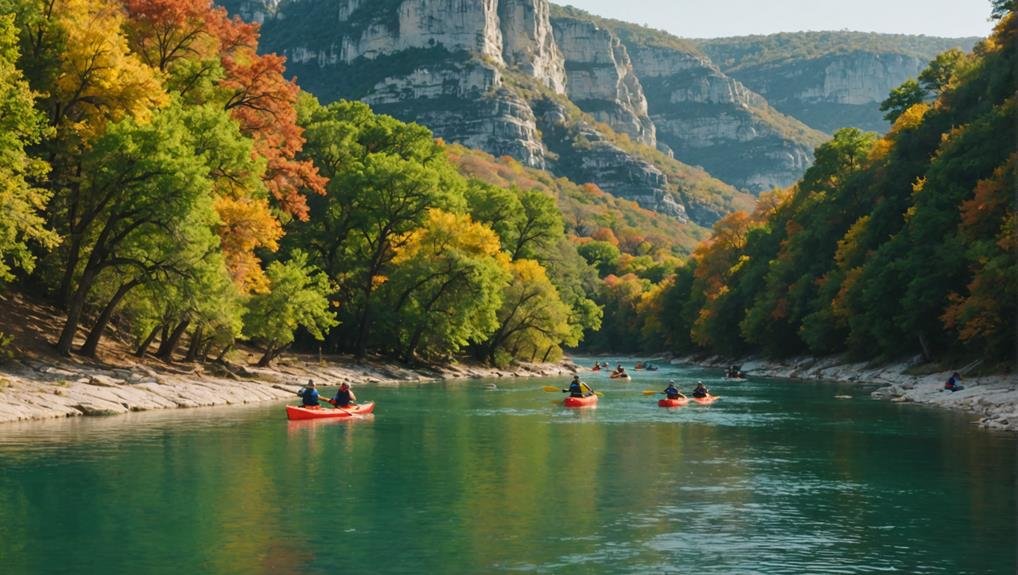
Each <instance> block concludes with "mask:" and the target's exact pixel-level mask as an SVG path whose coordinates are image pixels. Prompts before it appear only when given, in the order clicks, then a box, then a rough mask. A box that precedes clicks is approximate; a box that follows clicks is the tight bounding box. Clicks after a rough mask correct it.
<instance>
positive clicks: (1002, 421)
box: [672, 357, 1018, 432]
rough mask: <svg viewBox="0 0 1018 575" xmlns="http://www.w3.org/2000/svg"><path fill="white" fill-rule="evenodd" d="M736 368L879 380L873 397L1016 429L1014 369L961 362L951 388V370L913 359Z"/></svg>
mask: <svg viewBox="0 0 1018 575" xmlns="http://www.w3.org/2000/svg"><path fill="white" fill-rule="evenodd" d="M672 363H692V364H696V365H701V366H705V367H717V368H718V369H724V368H725V367H726V366H728V365H731V364H733V363H735V364H739V363H740V362H738V361H735V362H733V361H732V360H730V359H724V358H717V357H714V358H707V359H702V358H680V359H674V360H672ZM741 365H742V370H743V371H745V372H747V373H749V374H751V375H753V376H760V377H781V378H787V379H802V380H822V381H836V382H844V383H860V384H881V385H883V387H881V388H879V389H877V390H875V391H873V392H872V393H871V396H872V397H873V398H875V399H884V400H890V401H894V402H902V403H918V404H923V405H935V406H937V407H943V408H947V409H955V410H961V411H966V412H969V413H973V414H976V415H978V416H979V419H978V420H977V423H978V424H979V425H980V426H981V427H984V428H987V429H998V430H1007V431H1012V432H1018V374H1013V373H1012V374H998V375H988V376H978V377H968V376H967V375H966V371H967V369H966V368H967V366H963V367H959V368H958V369H957V371H959V372H960V373H961V374H962V381H961V383H962V385H963V386H964V387H965V389H963V390H961V391H956V392H950V391H945V390H944V382H945V381H947V378H948V377H950V376H951V373H952V371H954V370H951V371H940V370H929V371H931V373H923V374H921V375H918V374H917V373H918V372H919V371H921V370H919V369H917V368H918V366H917V364H916V362H897V363H890V364H885V365H881V366H873V365H871V364H868V363H853V362H849V361H846V360H845V359H844V358H843V357H831V358H824V359H816V358H793V359H788V360H784V361H771V360H761V359H758V358H749V359H744V360H743V361H742V362H741Z"/></svg>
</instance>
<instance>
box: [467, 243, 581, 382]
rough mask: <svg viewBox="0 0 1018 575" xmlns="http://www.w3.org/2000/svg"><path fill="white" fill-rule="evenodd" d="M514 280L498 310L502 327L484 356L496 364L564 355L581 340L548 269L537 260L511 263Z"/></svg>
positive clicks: (482, 347) (486, 347)
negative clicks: (549, 276) (568, 346)
mask: <svg viewBox="0 0 1018 575" xmlns="http://www.w3.org/2000/svg"><path fill="white" fill-rule="evenodd" d="M511 271H512V280H511V282H510V283H509V286H508V287H507V288H506V290H505V294H504V296H503V303H502V307H501V309H499V311H498V328H497V329H496V330H495V332H494V333H493V334H492V335H491V337H490V338H489V339H488V341H487V342H485V343H484V344H483V345H482V346H480V348H479V350H480V351H481V355H482V356H483V357H484V358H485V359H487V360H488V361H489V362H490V363H492V364H494V365H505V364H507V363H508V362H509V361H510V360H511V359H514V358H521V359H527V360H530V361H548V360H550V359H553V358H555V357H557V356H559V355H560V354H561V346H562V345H576V344H577V343H578V342H579V340H578V338H577V337H576V334H575V332H574V330H572V329H571V328H570V326H569V307H568V306H567V305H566V304H564V303H562V300H561V299H560V298H559V295H558V291H557V290H556V289H555V286H554V285H552V283H551V281H550V280H549V279H548V275H547V273H546V272H545V270H544V268H543V267H541V265H540V264H539V263H538V262H536V261H534V260H517V261H514V262H512V264H511Z"/></svg>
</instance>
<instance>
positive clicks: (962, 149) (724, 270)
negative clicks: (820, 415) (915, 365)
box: [601, 1, 1018, 368]
mask: <svg viewBox="0 0 1018 575" xmlns="http://www.w3.org/2000/svg"><path fill="white" fill-rule="evenodd" d="M994 6H995V14H996V16H997V17H999V18H1000V21H999V23H998V24H997V27H996V30H995V32H994V34H993V35H992V36H991V37H990V38H989V39H987V40H985V41H984V42H982V43H981V44H979V45H978V46H977V48H976V49H975V51H974V52H973V53H972V54H967V55H966V54H961V53H959V52H956V51H953V52H950V53H947V54H946V55H944V56H943V57H940V58H937V59H936V60H934V62H933V63H932V64H931V67H930V69H929V70H927V71H926V72H924V73H923V74H922V75H921V76H920V78H919V79H918V81H913V82H909V86H906V89H903V90H896V91H895V93H894V94H892V97H891V98H889V100H888V102H887V103H885V109H886V110H888V111H889V112H890V113H893V119H894V120H895V123H894V125H893V127H892V129H891V130H890V131H889V132H888V133H887V134H886V135H884V136H882V137H877V136H876V135H874V134H866V133H862V132H860V131H858V130H855V129H844V130H841V131H839V132H837V133H836V134H835V137H834V139H833V140H832V141H830V142H828V143H826V144H824V145H823V146H821V147H820V148H818V150H817V154H816V158H817V159H816V164H815V165H814V166H813V167H812V168H810V169H809V170H808V171H807V173H806V175H805V176H804V178H803V179H802V180H801V181H800V182H799V183H798V184H796V185H795V186H793V187H792V188H790V189H787V190H777V191H774V192H772V193H770V194H767V195H765V196H764V197H762V198H761V200H760V202H759V204H758V205H757V207H756V209H755V210H754V211H753V212H752V213H746V212H736V213H733V214H731V215H729V216H727V217H725V218H724V219H723V220H721V221H719V222H718V223H717V224H716V226H715V228H714V235H713V237H712V238H711V239H709V240H708V241H706V242H704V243H703V244H701V245H700V246H699V248H698V249H697V250H696V252H695V253H694V255H693V257H692V258H691V259H690V260H689V261H688V262H687V263H686V264H685V265H684V266H683V267H681V268H679V269H678V271H677V272H676V273H675V274H674V275H673V276H671V277H669V278H668V279H667V280H665V281H664V282H663V283H661V284H658V285H657V286H655V287H653V288H650V289H643V290H642V291H641V290H639V289H632V288H630V289H626V288H621V289H619V290H617V291H615V293H616V294H624V295H623V296H622V301H619V302H616V303H615V304H612V305H609V308H610V309H611V312H606V318H605V324H606V325H614V324H616V323H617V322H616V321H615V320H614V319H613V318H612V317H611V315H612V314H622V315H624V314H628V315H629V317H630V321H629V322H628V324H626V328H627V329H626V331H625V333H623V334H616V335H614V336H611V337H612V339H613V340H614V341H633V342H638V343H634V348H635V347H637V346H639V347H641V348H643V349H646V348H648V347H650V348H655V349H661V350H668V351H672V352H677V353H695V352H709V353H715V354H723V355H728V356H739V355H745V354H751V353H759V354H763V355H766V356H769V357H785V356H790V355H795V354H810V355H816V356H821V355H828V354H833V353H844V352H848V353H849V354H850V355H852V356H854V357H858V358H876V357H885V358H891V357H901V356H906V355H918V354H921V355H922V356H924V357H925V358H927V359H929V360H932V359H936V358H942V357H944V356H949V357H954V358H960V357H967V358H972V359H973V360H975V359H982V360H985V361H987V362H990V363H993V362H1005V363H1009V362H1013V360H1014V357H1015V351H1016V348H1015V345H1016V343H1015V329H1014V326H1015V325H1018V314H1016V307H1018V292H1016V289H1018V257H1016V256H1018V254H1016V248H1018V242H1016V238H1018V232H1016V229H1015V225H1016V219H1015V207H1016V206H1015V196H1014V191H1015V187H1016V181H1015V174H1016V169H1018V154H1016V152H1015V142H1016V141H1018V134H1016V131H1015V130H1016V125H1015V122H1014V118H1015V113H1016V101H1015V86H1016V79H1015V70H1016V62H1015V57H1016V54H1018V45H1016V41H1018V39H1016V20H1015V16H1014V13H1013V2H1004V1H998V2H996V3H995V4H994ZM903 94H904V95H908V94H911V95H910V96H908V97H904V96H903ZM626 283H628V282H626V281H620V282H618V283H617V284H616V285H625V284H626ZM606 285H607V284H606ZM601 335H606V334H605V332H604V331H602V334H601ZM1011 368H1013V365H1011Z"/></svg>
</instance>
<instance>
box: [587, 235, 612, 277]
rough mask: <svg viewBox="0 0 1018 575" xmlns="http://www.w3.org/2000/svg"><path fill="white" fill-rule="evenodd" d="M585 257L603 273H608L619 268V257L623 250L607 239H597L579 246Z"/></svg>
mask: <svg viewBox="0 0 1018 575" xmlns="http://www.w3.org/2000/svg"><path fill="white" fill-rule="evenodd" d="M577 251H579V253H580V255H581V256H583V259H585V260H587V262H588V263H589V264H590V265H592V266H594V267H596V268H597V270H598V272H600V273H601V275H608V274H610V273H613V272H614V271H616V270H617V269H618V265H619V258H620V257H621V256H622V252H620V251H619V248H618V247H617V246H615V245H614V244H612V243H610V242H606V241H601V240H595V241H592V242H587V243H585V244H582V245H580V247H579V248H577Z"/></svg>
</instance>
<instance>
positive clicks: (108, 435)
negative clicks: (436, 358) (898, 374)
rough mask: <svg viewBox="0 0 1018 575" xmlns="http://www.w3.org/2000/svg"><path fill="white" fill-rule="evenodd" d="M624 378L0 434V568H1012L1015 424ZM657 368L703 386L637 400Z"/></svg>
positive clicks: (692, 376) (859, 400) (793, 390)
mask: <svg viewBox="0 0 1018 575" xmlns="http://www.w3.org/2000/svg"><path fill="white" fill-rule="evenodd" d="M588 363H589V362H588ZM635 373H636V379H635V380H634V381H633V382H631V383H616V382H610V381H608V379H607V378H606V377H604V376H603V375H595V374H588V375H587V376H586V378H587V379H588V380H589V381H590V382H591V383H593V384H594V386H595V387H596V388H597V389H598V390H600V391H603V392H604V397H603V398H602V399H601V401H600V405H599V406H598V407H597V408H596V409H585V410H567V409H564V408H562V407H561V406H560V404H559V403H558V402H560V401H561V399H562V394H561V393H546V392H543V391H542V390H541V387H542V386H545V385H549V383H550V384H551V385H555V386H561V387H564V386H565V385H566V383H567V378H555V379H552V380H542V379H529V380H528V379H511V380H510V379H500V380H494V381H464V382H447V383H435V384H421V385H417V384H412V385H402V386H398V387H397V386H387V387H382V386H377V387H376V386H363V387H358V388H357V392H358V395H359V396H360V398H361V399H362V400H366V399H374V400H376V401H377V408H376V413H375V415H374V416H372V417H368V418H363V419H358V420H348V421H336V422H308V423H300V422H293V423H290V422H287V421H286V419H285V416H284V414H283V409H282V406H281V405H279V404H275V405H271V404H262V405H255V406H249V407H236V408H211V409H198V410H174V411H164V412H151V413H138V414H130V415H125V416H118V417H111V418H84V419H74V420H61V421H49V422H33V423H25V424H13V425H4V426H0V573H4V574H5V575H20V574H32V575H37V574H51V573H53V574H55V573H75V574H85V573H96V574H99V573H101V574H141V573H143V574H161V573H166V574H171V573H172V574H180V573H183V574H197V573H213V574H227V573H231V574H232V573H238V574H240V573H244V574H261V573H264V574H285V573H300V574H332V573H556V574H558V573H584V574H587V573H592V574H601V573H604V574H625V573H634V574H635V573H698V574H715V573H716V574H743V573H745V574H757V573H759V574H772V573H773V574H777V573H781V574H799V573H811V574H822V573H838V574H851V573H880V572H897V573H908V574H921V573H931V574H933V573H944V574H950V575H964V574H1007V575H1010V574H1013V573H1015V570H1016V557H1015V555H1016V550H1015V549H1016V546H1015V542H1016V541H1018V534H1016V512H1015V507H1016V503H1015V492H1016V490H1015V472H1016V465H1018V463H1016V447H1018V441H1016V437H1015V436H1014V435H1007V434H999V433H990V432H986V431H982V430H979V429H977V428H976V427H974V426H972V425H970V423H969V420H970V419H971V416H968V415H960V414H955V413H948V412H941V411H936V410H933V409H930V408H924V407H920V406H915V405H899V404H892V403H887V402H880V401H874V400H871V399H869V398H868V390H869V389H872V388H865V387H859V386H844V385H835V384H827V383H801V382H798V383H796V382H783V381H758V380H753V379H750V380H748V381H745V382H724V381H722V380H721V379H720V378H719V377H718V375H717V374H716V373H708V372H704V371H701V370H696V369H689V368H667V369H664V370H662V371H659V372H656V373H653V374H651V373H646V372H635ZM672 377H674V378H676V379H678V380H679V383H680V386H681V387H683V388H684V389H685V390H686V391H687V392H688V391H689V390H690V389H691V387H692V385H691V383H692V382H694V381H695V380H696V379H703V380H704V381H705V383H706V384H707V385H708V386H709V387H710V388H711V389H712V391H713V392H714V393H715V394H717V395H720V396H721V400H719V401H718V402H717V403H715V404H713V405H711V406H698V405H690V406H687V407H683V408H679V409H673V410H666V409H661V408H658V407H657V405H656V403H655V401H656V398H654V397H647V396H644V395H642V394H641V393H640V392H641V391H642V390H644V389H662V388H663V387H664V385H665V383H664V382H665V380H667V379H668V378H672ZM486 383H494V384H496V387H497V388H496V389H494V390H489V389H486V385H485V384H486ZM836 395H851V396H853V397H852V399H835V396H836Z"/></svg>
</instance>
